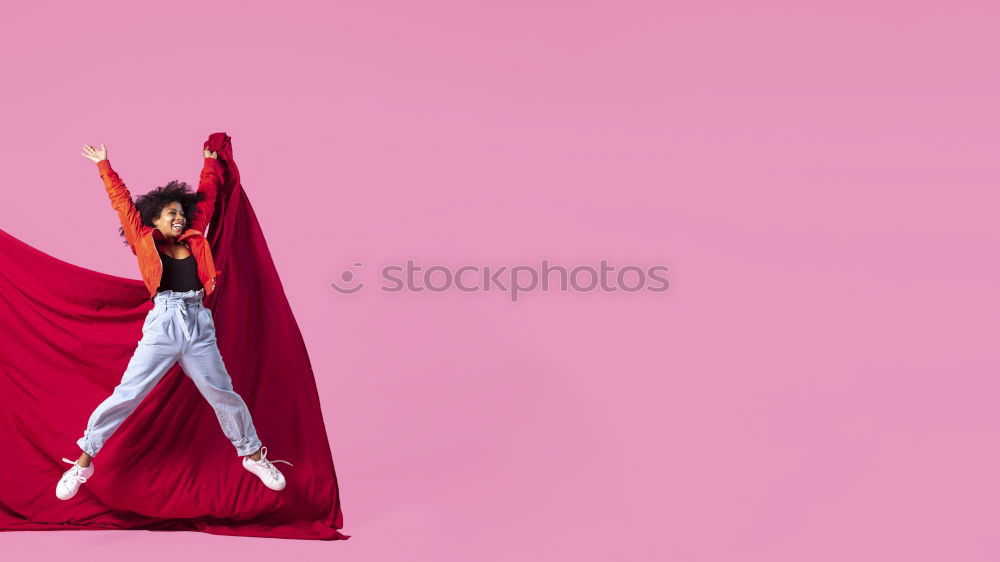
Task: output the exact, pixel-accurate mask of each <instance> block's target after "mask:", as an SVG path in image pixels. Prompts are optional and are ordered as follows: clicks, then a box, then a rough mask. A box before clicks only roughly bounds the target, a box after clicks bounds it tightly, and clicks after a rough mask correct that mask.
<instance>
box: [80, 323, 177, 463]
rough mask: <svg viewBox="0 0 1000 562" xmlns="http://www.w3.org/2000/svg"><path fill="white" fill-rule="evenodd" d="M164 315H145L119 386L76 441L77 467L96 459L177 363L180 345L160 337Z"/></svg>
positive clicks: (99, 408) (174, 339) (92, 417)
mask: <svg viewBox="0 0 1000 562" xmlns="http://www.w3.org/2000/svg"><path fill="white" fill-rule="evenodd" d="M167 312H168V311H166V310H163V311H160V310H158V309H156V308H153V309H151V310H150V311H149V313H148V314H147V315H146V322H145V323H144V324H143V326H142V339H141V340H139V344H138V346H137V347H136V348H135V353H134V354H133V355H132V359H131V360H129V363H128V367H127V368H126V369H125V374H124V375H122V380H121V382H120V383H119V384H118V386H116V387H115V389H114V391H113V392H112V393H111V396H108V397H107V398H106V399H105V400H104V401H103V402H101V403H100V404H99V405H98V406H97V409H95V410H94V412H93V413H92V414H91V415H90V419H89V420H88V421H87V429H86V430H85V431H84V432H83V437H81V438H80V439H79V440H78V441H77V445H79V446H80V448H81V449H83V454H82V455H80V459H79V461H78V462H79V463H80V466H90V460H91V457H93V456H96V455H97V453H98V452H99V451H100V450H101V448H102V447H103V446H104V443H105V441H107V440H108V438H109V437H111V435H112V434H113V433H114V432H115V431H116V430H117V429H118V427H119V426H120V425H121V424H122V422H123V421H125V418H127V417H128V416H129V414H131V413H132V412H133V411H135V409H136V407H137V406H138V405H139V403H140V402H142V400H143V398H145V397H146V395H147V394H149V392H150V391H151V390H153V388H154V387H155V386H156V383H158V382H159V381H160V379H161V378H163V375H164V374H165V373H166V372H167V371H168V370H170V368H171V367H173V365H174V363H176V362H177V357H178V355H179V354H180V343H179V341H176V338H172V337H170V336H169V335H168V334H166V333H164V329H163V326H164V323H163V322H162V321H161V320H162V315H165V314H167Z"/></svg>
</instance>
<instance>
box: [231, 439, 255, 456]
mask: <svg viewBox="0 0 1000 562" xmlns="http://www.w3.org/2000/svg"><path fill="white" fill-rule="evenodd" d="M233 445H235V446H236V453H237V454H238V455H239V456H241V457H245V456H247V455H252V454H254V453H256V452H257V449H260V448H261V445H262V443H261V442H260V439H258V438H257V435H247V436H246V437H244V438H243V439H242V440H240V441H239V442H237V443H233Z"/></svg>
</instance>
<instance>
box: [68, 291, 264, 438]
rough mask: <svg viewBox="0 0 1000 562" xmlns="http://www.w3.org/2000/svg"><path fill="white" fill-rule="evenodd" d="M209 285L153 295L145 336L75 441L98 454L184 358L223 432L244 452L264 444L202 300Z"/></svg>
mask: <svg viewBox="0 0 1000 562" xmlns="http://www.w3.org/2000/svg"><path fill="white" fill-rule="evenodd" d="M204 296H205V289H198V290H193V291H186V292H183V293H178V292H174V291H163V292H160V293H158V294H157V295H156V296H155V297H153V308H152V309H151V310H150V311H149V313H148V314H147V315H146V322H145V323H144V324H143V325H142V339H141V340H139V345H138V346H137V347H136V349H135V353H134V354H133V355H132V359H131V360H130V361H129V363H128V367H127V368H126V369H125V374H124V375H123V376H122V381H121V383H119V384H118V386H116V387H115V389H114V392H112V393H111V396H109V397H108V398H107V399H105V400H104V402H101V403H100V404H99V405H98V406H97V409H96V410H94V412H93V413H92V414H91V415H90V419H89V420H88V421H87V429H86V430H85V431H84V432H83V437H81V438H80V439H79V440H78V441H77V442H76V443H77V445H79V446H80V448H81V449H83V450H84V452H86V453H87V454H88V455H90V456H96V455H97V453H98V452H99V451H100V450H101V447H103V446H104V443H105V442H106V441H107V440H108V438H109V437H111V434H113V433H114V432H115V430H117V429H118V426H120V425H121V423H122V422H123V421H125V418H127V417H128V416H129V414H131V413H132V412H133V411H134V410H135V409H136V407H137V406H138V405H139V403H140V402H142V399H143V398H145V397H146V395H147V394H149V392H150V391H151V390H153V388H154V387H155V386H156V384H157V383H158V382H160V379H161V378H163V375H165V374H166V373H167V371H168V370H170V368H171V367H173V366H174V363H176V362H178V361H180V364H181V369H183V370H184V373H185V374H186V375H187V376H188V377H190V378H191V380H192V381H194V384H195V386H197V387H198V391H199V392H201V395H202V396H204V397H205V399H206V400H208V403H209V404H211V405H212V408H213V409H214V410H215V415H216V417H218V418H219V424H220V425H221V426H222V432H223V433H225V435H226V437H228V438H229V440H230V441H232V443H233V446H235V447H236V452H237V453H238V454H239V455H240V456H245V455H251V454H253V453H255V452H257V449H260V447H261V442H260V439H258V438H257V430H256V429H255V428H254V425H253V419H252V418H251V416H250V410H248V409H247V405H246V403H245V402H243V399H242V398H241V397H240V395H239V394H237V393H236V392H234V391H233V381H232V379H230V378H229V373H228V372H227V371H226V366H225V364H224V363H223V362H222V354H220V353H219V347H218V345H217V344H216V340H215V321H214V320H213V319H212V311H211V310H210V309H209V308H207V307H205V306H203V305H202V298H203V297H204Z"/></svg>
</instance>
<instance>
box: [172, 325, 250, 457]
mask: <svg viewBox="0 0 1000 562" xmlns="http://www.w3.org/2000/svg"><path fill="white" fill-rule="evenodd" d="M196 326H197V327H196V329H195V331H193V332H192V339H191V341H190V342H189V345H188V346H187V347H186V348H185V349H184V350H183V351H182V353H181V355H180V364H181V369H183V370H184V373H185V374H187V376H188V377H190V378H191V380H192V381H193V382H194V384H195V386H196V387H198V391H199V392H201V395H202V396H204V397H205V399H206V400H208V403H209V404H210V405H211V406H212V409H213V410H215V415H216V417H217V418H218V419H219V425H221V426H222V432H223V433H224V434H225V435H226V437H227V438H228V439H229V440H230V441H231V442H232V444H233V446H234V447H235V448H236V452H237V454H239V455H240V456H248V455H249V456H251V458H254V457H256V458H254V460H258V459H259V458H260V448H261V442H260V439H259V438H258V437H257V430H256V428H254V425H253V418H252V416H251V415H250V410H249V409H248V408H247V405H246V403H245V402H244V401H243V398H241V397H240V395H239V394H237V393H236V392H235V391H234V390H233V381H232V379H231V378H230V376H229V373H228V372H227V371H226V365H225V363H224V362H223V360H222V354H221V353H220V352H219V347H218V345H217V344H216V339H215V323H214V321H213V319H212V312H211V310H209V309H208V308H204V307H202V308H200V309H198V313H197V321H196Z"/></svg>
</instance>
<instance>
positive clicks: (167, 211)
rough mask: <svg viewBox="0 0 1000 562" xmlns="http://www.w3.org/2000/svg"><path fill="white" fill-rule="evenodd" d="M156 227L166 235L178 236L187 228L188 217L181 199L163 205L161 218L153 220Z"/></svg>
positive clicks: (169, 236)
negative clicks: (185, 214)
mask: <svg viewBox="0 0 1000 562" xmlns="http://www.w3.org/2000/svg"><path fill="white" fill-rule="evenodd" d="M153 226H154V227H156V228H157V229H158V230H159V231H160V232H161V233H162V234H163V235H164V236H166V237H168V238H176V237H178V236H180V235H181V233H182V232H184V229H185V228H187V217H185V216H184V208H183V207H181V203H180V201H171V202H169V203H167V204H166V205H164V206H163V210H162V211H160V216H159V218H157V219H155V220H153Z"/></svg>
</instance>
